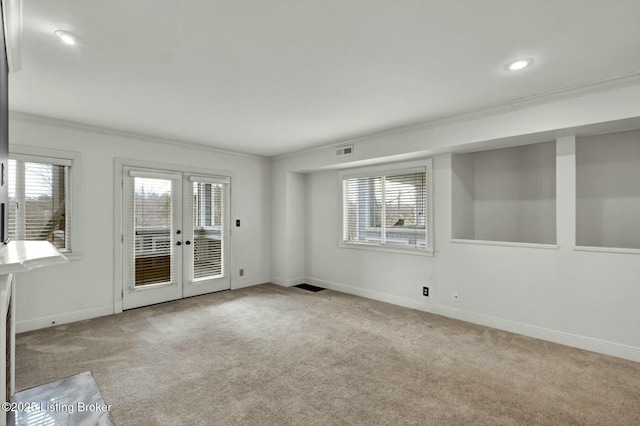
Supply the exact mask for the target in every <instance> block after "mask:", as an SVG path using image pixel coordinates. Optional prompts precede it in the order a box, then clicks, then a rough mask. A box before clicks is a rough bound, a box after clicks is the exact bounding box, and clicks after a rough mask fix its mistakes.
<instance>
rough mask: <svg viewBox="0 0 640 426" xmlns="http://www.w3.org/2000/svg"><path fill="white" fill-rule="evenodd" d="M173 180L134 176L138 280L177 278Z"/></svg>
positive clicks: (138, 282)
mask: <svg viewBox="0 0 640 426" xmlns="http://www.w3.org/2000/svg"><path fill="white" fill-rule="evenodd" d="M171 184H172V181H171V180H168V179H150V178H140V177H136V178H134V193H133V227H134V235H135V244H134V259H135V270H134V274H135V277H134V283H135V285H136V286H142V285H148V284H159V283H166V282H170V281H171V278H172V277H173V245H172V244H171V225H172V206H173V199H172V198H173V194H172V186H171Z"/></svg>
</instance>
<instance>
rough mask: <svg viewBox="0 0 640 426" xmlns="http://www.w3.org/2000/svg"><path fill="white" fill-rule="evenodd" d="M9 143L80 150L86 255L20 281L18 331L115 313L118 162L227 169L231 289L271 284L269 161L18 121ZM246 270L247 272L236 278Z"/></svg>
mask: <svg viewBox="0 0 640 426" xmlns="http://www.w3.org/2000/svg"><path fill="white" fill-rule="evenodd" d="M10 138H11V146H12V147H14V146H16V145H27V146H35V147H40V148H48V149H58V150H66V151H76V152H80V153H81V156H82V159H81V167H82V182H81V184H82V213H83V217H82V221H83V225H82V226H83V239H84V241H83V244H84V255H83V257H82V259H81V260H74V261H71V262H69V263H67V264H64V265H59V266H54V267H51V268H47V269H43V270H34V271H32V272H30V273H28V274H22V275H20V276H18V281H19V282H18V285H17V294H16V299H17V316H18V318H17V326H18V331H24V330H29V329H35V328H40V327H44V326H48V325H51V323H52V322H53V321H55V322H56V323H57V324H60V323H63V322H69V321H74V320H78V319H84V318H90V317H94V316H99V315H106V314H109V313H113V312H114V268H115V259H114V232H115V230H114V220H115V216H114V214H115V212H114V196H115V190H114V172H115V158H126V159H133V160H144V161H151V162H159V163H165V164H174V165H178V166H184V167H198V168H203V169H210V170H218V171H229V172H231V173H232V174H233V176H234V179H233V182H232V216H233V217H232V219H241V221H242V222H241V223H242V226H241V227H240V228H236V227H235V226H232V233H233V235H232V238H231V262H232V264H231V273H232V277H231V280H232V288H238V287H242V286H247V285H254V284H260V283H264V282H268V281H269V277H270V271H269V267H270V264H269V238H270V235H269V229H270V217H269V212H270V210H269V204H270V203H269V187H270V181H269V163H268V160H266V159H263V158H259V157H249V156H240V155H231V154H226V153H220V152H216V151H213V150H206V149H198V148H194V147H188V146H181V145H179V144H170V143H154V142H152V141H149V140H142V139H135V138H131V137H126V136H120V135H116V134H105V133H97V132H91V131H87V130H81V129H77V128H71V127H68V126H56V125H51V124H49V123H47V122H38V121H37V120H36V121H31V120H26V121H25V120H23V119H18V120H16V119H13V120H11V122H10ZM239 268H244V272H245V275H244V276H243V277H239V276H238V269H239Z"/></svg>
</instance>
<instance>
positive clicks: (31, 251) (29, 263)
mask: <svg viewBox="0 0 640 426" xmlns="http://www.w3.org/2000/svg"><path fill="white" fill-rule="evenodd" d="M68 261H69V260H68V259H67V258H66V257H64V256H63V255H62V254H60V252H59V251H58V250H57V249H56V248H55V247H54V246H53V244H51V243H50V242H48V241H10V242H9V243H8V244H6V245H5V246H4V247H2V248H0V275H4V274H13V273H18V272H27V271H31V270H32V269H36V268H42V267H43V266H50V265H57V264H60V263H65V262H68Z"/></svg>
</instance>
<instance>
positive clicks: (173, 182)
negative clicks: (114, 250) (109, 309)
mask: <svg viewBox="0 0 640 426" xmlns="http://www.w3.org/2000/svg"><path fill="white" fill-rule="evenodd" d="M123 174H124V176H123V203H122V205H123V221H122V223H123V228H124V229H123V238H122V244H123V251H122V253H123V259H122V266H123V267H122V271H123V284H124V285H123V287H124V288H123V295H122V296H123V297H122V304H123V309H131V308H136V307H139V306H145V305H151V304H154V303H160V302H166V301H168V300H175V299H180V298H182V297H189V296H195V295H198V294H204V293H211V292H214V291H220V290H227V289H230V288H231V280H230V274H229V268H228V264H229V255H228V252H229V185H230V179H229V178H227V177H217V176H204V175H195V174H188V173H180V172H172V171H163V170H150V169H141V168H134V167H124V168H123Z"/></svg>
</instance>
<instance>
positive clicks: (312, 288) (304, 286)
mask: <svg viewBox="0 0 640 426" xmlns="http://www.w3.org/2000/svg"><path fill="white" fill-rule="evenodd" d="M294 287H297V288H301V289H303V290H307V291H312V292H314V293H317V292H319V291H322V290H324V288H322V287H316V286H315V285H311V284H298V285H296V286H294Z"/></svg>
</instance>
